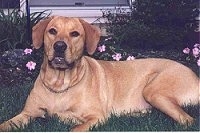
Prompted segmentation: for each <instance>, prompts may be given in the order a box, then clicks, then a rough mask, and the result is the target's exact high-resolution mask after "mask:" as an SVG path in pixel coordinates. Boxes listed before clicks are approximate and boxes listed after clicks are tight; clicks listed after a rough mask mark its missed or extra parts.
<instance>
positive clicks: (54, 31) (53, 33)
mask: <svg viewBox="0 0 200 133" xmlns="http://www.w3.org/2000/svg"><path fill="white" fill-rule="evenodd" d="M49 33H50V34H52V35H56V34H57V31H56V29H54V28H51V29H50V30H49Z"/></svg>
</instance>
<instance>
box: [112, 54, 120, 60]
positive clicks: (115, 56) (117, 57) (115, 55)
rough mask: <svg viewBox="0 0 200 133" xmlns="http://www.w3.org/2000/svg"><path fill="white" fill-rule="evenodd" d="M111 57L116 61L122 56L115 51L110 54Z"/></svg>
mask: <svg viewBox="0 0 200 133" xmlns="http://www.w3.org/2000/svg"><path fill="white" fill-rule="evenodd" d="M112 58H113V59H114V60H116V61H119V60H120V59H121V58H122V55H121V54H120V53H116V54H114V55H112Z"/></svg>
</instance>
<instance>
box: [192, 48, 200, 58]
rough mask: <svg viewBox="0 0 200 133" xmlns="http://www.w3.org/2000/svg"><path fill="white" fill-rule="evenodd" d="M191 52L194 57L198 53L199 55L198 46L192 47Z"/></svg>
mask: <svg viewBox="0 0 200 133" xmlns="http://www.w3.org/2000/svg"><path fill="white" fill-rule="evenodd" d="M192 53H193V55H194V57H195V58H197V57H198V55H199V49H198V48H193V49H192Z"/></svg>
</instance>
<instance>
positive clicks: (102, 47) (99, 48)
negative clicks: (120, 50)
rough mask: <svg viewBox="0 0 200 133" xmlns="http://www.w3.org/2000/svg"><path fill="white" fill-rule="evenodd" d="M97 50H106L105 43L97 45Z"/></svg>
mask: <svg viewBox="0 0 200 133" xmlns="http://www.w3.org/2000/svg"><path fill="white" fill-rule="evenodd" d="M98 51H99V52H103V51H106V46H105V45H102V46H99V47H98Z"/></svg>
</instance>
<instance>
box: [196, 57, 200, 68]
mask: <svg viewBox="0 0 200 133" xmlns="http://www.w3.org/2000/svg"><path fill="white" fill-rule="evenodd" d="M197 65H198V66H199V67H200V58H199V59H198V60H197Z"/></svg>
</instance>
